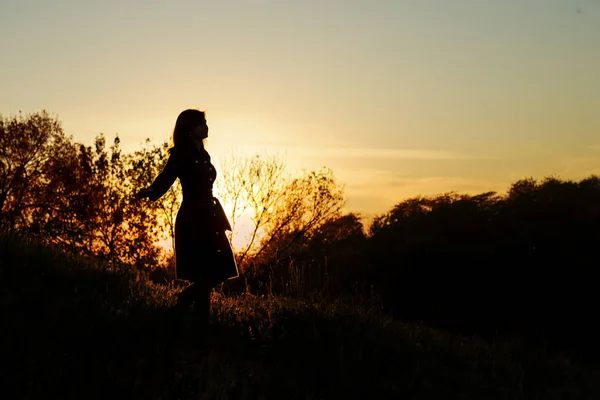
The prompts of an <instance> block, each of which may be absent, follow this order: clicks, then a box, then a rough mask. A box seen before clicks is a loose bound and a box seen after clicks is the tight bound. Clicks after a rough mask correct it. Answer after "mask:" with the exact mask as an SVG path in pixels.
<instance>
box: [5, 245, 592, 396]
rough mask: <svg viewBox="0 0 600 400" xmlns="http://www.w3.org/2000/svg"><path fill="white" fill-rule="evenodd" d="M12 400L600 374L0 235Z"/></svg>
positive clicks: (354, 310)
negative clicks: (184, 285) (189, 284)
mask: <svg viewBox="0 0 600 400" xmlns="http://www.w3.org/2000/svg"><path fill="white" fill-rule="evenodd" d="M0 260H1V261H0V262H1V266H0V285H1V286H0V287H1V289H2V326H3V331H4V332H5V333H7V335H6V336H5V338H4V339H3V340H2V354H3V355H4V356H3V361H2V362H3V368H2V376H1V378H2V382H1V383H2V386H1V387H2V391H3V394H4V396H3V397H4V398H22V399H26V398H30V399H31V398H78V399H81V398H85V399H96V398H129V399H131V398H134V399H330V398H344V399H354V398H357V399H358V398H360V399H364V398H378V399H381V398H394V399H397V398H407V399H408V398H414V399H459V398H461V399H564V398H568V399H594V398H600V373H599V371H597V370H595V369H593V368H592V367H586V366H583V365H579V364H577V363H576V362H574V361H573V360H572V359H570V358H569V356H568V355H565V354H557V353H551V352H548V351H547V350H545V349H544V347H543V346H541V345H538V346H535V345H531V344H527V343H526V342H524V341H522V340H520V339H518V338H515V339H513V340H506V341H500V342H489V341H486V340H483V339H482V338H478V337H476V336H470V337H468V336H461V335H451V334H447V333H444V332H440V331H437V330H434V329H430V328H428V327H426V326H423V325H422V324H413V323H402V322H398V321H393V320H392V319H390V318H389V317H386V316H385V315H384V314H383V313H382V312H381V311H380V310H379V309H378V308H377V306H376V303H370V302H369V301H360V300H356V301H351V300H350V299H348V300H346V301H344V300H338V301H326V300H325V297H322V296H321V297H320V296H317V295H316V296H312V297H306V298H302V297H298V296H294V297H292V296H275V295H265V296H257V295H252V294H248V293H246V294H240V295H235V296H227V295H225V294H224V293H222V292H218V291H217V292H214V293H213V296H212V315H211V321H210V326H209V330H208V331H204V330H203V328H202V325H201V324H200V323H199V321H198V320H197V319H196V318H195V314H194V311H193V309H189V310H183V311H181V310H177V309H175V308H173V307H172V306H173V304H174V299H175V295H176V294H177V293H178V291H179V290H181V288H180V287H177V286H175V285H157V284H155V283H152V282H151V281H150V280H149V279H147V277H146V276H145V275H144V274H142V273H139V272H138V271H134V270H130V269H128V268H126V266H123V267H122V268H113V269H107V268H106V267H105V266H104V265H103V264H102V263H101V262H97V261H94V260H91V259H88V258H83V257H80V256H78V255H76V254H71V253H70V252H69V251H68V249H56V248H52V247H46V246H44V245H41V244H37V243H34V242H31V241H28V240H25V239H19V240H16V239H9V238H5V237H3V238H0Z"/></svg>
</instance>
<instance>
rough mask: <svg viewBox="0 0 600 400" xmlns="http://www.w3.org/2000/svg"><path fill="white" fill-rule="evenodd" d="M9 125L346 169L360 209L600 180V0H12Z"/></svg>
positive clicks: (6, 23)
mask: <svg viewBox="0 0 600 400" xmlns="http://www.w3.org/2000/svg"><path fill="white" fill-rule="evenodd" d="M0 48H1V52H2V53H1V54H2V56H1V59H2V62H0V114H2V115H3V116H8V115H11V114H15V113H17V112H18V111H19V110H21V111H23V112H25V113H29V112H36V111H40V110H41V109H46V110H48V111H49V112H50V113H52V114H54V115H57V116H58V118H59V120H60V121H62V124H63V127H64V129H65V131H66V132H67V133H68V134H71V135H73V137H74V138H75V140H77V141H82V142H84V143H87V144H91V143H92V139H93V137H94V136H95V135H97V134H98V133H100V132H103V133H105V134H106V135H107V136H108V137H109V138H110V137H113V136H114V135H115V134H116V133H118V134H119V136H120V137H121V139H122V143H123V147H124V149H125V150H126V151H132V150H135V149H137V148H138V147H139V146H140V144H141V142H142V141H143V140H144V138H146V137H149V138H151V139H152V140H154V141H156V142H161V141H163V140H167V139H169V137H170V133H171V131H172V128H173V125H174V123H175V118H176V117H177V114H178V113H179V112H180V111H182V110H183V109H186V108H200V109H203V110H206V112H207V119H208V124H209V127H210V144H209V145H210V149H209V151H210V153H211V155H212V156H213V159H214V161H215V165H217V166H218V167H219V168H221V166H220V165H219V159H220V158H222V157H224V156H225V155H226V154H227V153H228V152H230V151H236V152H242V153H246V154H252V153H261V154H279V155H284V156H285V159H286V163H287V168H288V170H289V171H290V172H293V171H295V170H299V169H301V168H308V169H319V168H320V167H321V166H327V167H330V168H331V169H332V170H333V171H334V173H335V175H336V176H337V177H338V178H339V179H340V180H341V181H342V182H343V183H345V185H346V193H347V196H348V209H349V210H352V211H359V212H363V213H366V214H372V213H382V212H384V211H387V210H388V209H389V208H390V207H391V206H393V205H394V204H395V203H397V202H399V201H401V200H403V199H405V198H407V197H412V196H415V195H417V194H436V193H441V192H446V191H451V190H454V191H458V192H465V193H478V192H482V191H487V190H498V191H501V192H503V191H505V190H506V189H507V187H508V185H509V184H510V183H511V182H514V181H515V180H517V179H520V178H524V177H534V178H538V179H541V178H543V177H545V176H549V175H554V176H559V177H561V178H571V179H579V178H581V177H584V176H587V175H589V174H592V173H595V174H598V173H600V135H599V134H600V1H598V0H572V1H568V0H494V1H491V0H490V1H486V0H470V1H466V0H411V1H408V0H389V1H377V0H363V1H352V0H345V1H342V0H339V1H334V0H318V1H317V0H315V1H312V0H311V1H309V0H297V1H286V0H272V1H258V0H246V1H242V0H239V1H227V0H223V1H201V0H196V1H183V0H182V1H171V2H169V1H164V0H163V1H151V0H146V1H132V0H129V1H94V2H92V1H85V0H77V1H75V0H73V1H64V0H63V1H58V0H57V1H47V0H44V1H41V0H40V1H31V0H29V1H28V0H0Z"/></svg>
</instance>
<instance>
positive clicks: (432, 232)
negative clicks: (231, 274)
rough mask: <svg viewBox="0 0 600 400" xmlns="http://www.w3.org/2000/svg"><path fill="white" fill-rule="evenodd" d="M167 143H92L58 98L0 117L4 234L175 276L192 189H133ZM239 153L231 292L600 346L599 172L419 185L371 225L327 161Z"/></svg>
mask: <svg viewBox="0 0 600 400" xmlns="http://www.w3.org/2000/svg"><path fill="white" fill-rule="evenodd" d="M166 148H167V145H166V144H165V145H160V146H156V145H152V144H151V143H150V142H148V141H147V142H146V144H145V145H144V147H143V148H142V149H141V150H139V151H136V152H134V153H133V154H122V152H121V150H120V148H119V138H118V137H115V139H114V141H113V144H112V146H110V147H109V148H108V149H106V140H105V138H104V136H103V135H99V136H98V137H97V138H96V141H95V145H94V146H93V147H91V146H84V145H81V144H78V143H76V142H74V141H73V138H72V137H67V136H66V135H65V134H64V133H63V132H62V129H61V127H60V123H59V122H58V121H57V120H56V119H54V118H52V117H50V116H49V115H48V114H47V113H46V112H45V111H43V112H41V113H36V114H32V115H27V116H23V115H19V116H14V117H9V118H0V227H1V229H2V233H3V234H11V235H15V234H25V235H28V236H34V237H37V238H41V239H43V240H45V241H48V242H52V243H59V244H63V245H67V246H69V247H70V248H72V249H76V250H77V251H79V252H81V253H83V254H86V255H93V256H96V257H98V258H102V259H103V260H105V261H107V262H108V264H107V265H115V266H123V265H129V266H131V268H132V269H134V270H138V271H139V273H144V274H146V273H151V274H152V276H153V277H154V278H155V280H156V281H158V282H163V281H164V280H163V278H166V277H169V273H168V266H169V265H170V264H172V256H170V255H169V254H168V253H166V252H165V251H164V250H163V249H162V248H161V247H159V246H157V242H158V241H159V240H161V239H165V238H168V237H169V235H170V234H171V235H172V227H173V221H174V215H175V212H176V211H177V207H178V201H179V195H180V192H178V188H177V187H176V186H175V187H174V188H173V189H172V190H171V191H170V192H169V193H168V194H167V195H166V196H165V197H164V198H163V199H161V201H159V202H156V203H148V202H136V201H135V200H134V199H133V194H134V193H135V191H136V189H138V188H140V187H145V186H147V185H148V184H149V183H150V181H151V179H152V177H154V176H156V173H157V172H158V171H159V170H160V168H161V167H162V165H163V163H164V162H165V160H166V156H165V155H166ZM229 166H230V167H231V171H226V170H225V171H223V178H224V179H225V181H226V188H225V190H224V191H223V193H222V194H223V198H225V199H226V200H228V201H232V200H233V201H237V202H238V203H239V204H242V203H243V204H247V205H249V207H251V208H252V209H253V212H254V214H253V221H254V223H255V231H254V234H253V236H252V240H251V241H250V242H249V244H248V246H247V247H246V248H244V249H240V250H239V251H238V261H239V262H240V267H241V270H242V277H241V278H240V279H237V280H233V281H228V282H226V283H225V284H223V287H222V291H223V292H224V293H239V292H251V293H255V294H266V293H269V294H276V295H282V296H292V297H293V296H299V297H307V296H321V297H323V298H329V299H338V300H339V299H344V298H349V297H352V298H354V299H356V298H361V299H364V301H365V302H379V303H380V304H381V306H382V307H383V309H384V310H385V311H386V312H388V313H390V314H391V315H393V316H395V317H396V318H398V319H402V320H413V321H424V322H426V323H427V324H429V325H432V326H434V327H440V328H445V329H450V330H453V331H457V332H464V333H479V334H482V335H486V336H491V337H493V336H495V335H515V334H516V335H522V336H524V337H525V338H527V339H530V340H535V341H540V340H541V341H548V342H549V344H550V346H556V347H559V348H565V349H567V350H570V351H575V352H577V354H579V356H581V357H586V358H587V359H590V360H597V359H598V357H599V355H600V351H599V349H600V346H598V344H597V339H596V336H597V335H598V333H600V330H599V329H598V328H596V327H595V325H596V324H595V315H596V314H595V309H596V304H597V302H598V294H597V293H598V291H597V288H596V286H597V284H596V281H595V276H596V274H595V266H596V265H597V248H598V240H599V235H600V234H599V229H598V228H599V227H600V224H599V222H600V211H599V210H600V178H598V177H597V176H590V177H588V178H585V179H583V180H581V181H579V182H573V181H569V180H561V179H559V178H546V179H544V180H542V181H541V182H538V181H536V180H533V179H523V180H520V181H518V182H515V183H513V184H512V185H511V186H510V187H509V188H508V191H507V193H506V194H498V193H494V192H489V193H482V194H479V195H465V194H457V193H447V194H441V195H438V196H429V197H422V196H418V197H414V198H411V199H408V200H404V201H402V202H400V203H398V204H397V205H396V206H394V207H393V208H392V209H391V210H390V211H388V212H386V213H384V214H382V215H380V216H378V217H377V218H375V220H374V221H373V222H372V224H371V225H370V226H369V227H368V228H366V227H364V226H363V223H362V221H361V218H360V215H357V214H344V213H342V206H343V201H344V198H343V190H342V188H341V185H340V184H339V183H338V182H336V181H335V179H334V178H333V176H332V174H331V173H330V172H328V171H319V172H314V171H313V172H308V173H306V174H305V175H302V176H300V177H294V178H289V179H288V178H285V177H283V175H282V168H281V165H280V164H277V162H273V161H269V160H265V159H260V158H252V159H250V160H247V161H244V162H239V163H237V164H236V163H229ZM221 169H222V168H221ZM232 171H233V172H232ZM235 212H236V211H235V209H234V215H232V220H233V222H234V223H235V219H236V214H235ZM259 230H260V231H261V232H262V235H257V232H258V231H259ZM170 257H171V258H170ZM111 263H112V264H111Z"/></svg>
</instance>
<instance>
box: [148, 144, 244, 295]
mask: <svg viewBox="0 0 600 400" xmlns="http://www.w3.org/2000/svg"><path fill="white" fill-rule="evenodd" d="M216 176H217V172H216V170H215V168H214V166H213V165H212V164H211V162H210V156H209V154H208V153H207V152H206V150H202V151H199V150H198V149H196V148H195V147H193V146H188V147H184V148H177V147H175V148H173V149H172V151H171V154H170V155H169V159H168V161H167V164H166V165H165V167H164V168H163V170H162V171H161V173H160V174H159V175H158V176H157V177H156V179H155V180H154V182H153V183H152V185H151V188H152V196H150V199H151V200H157V199H158V198H160V197H161V196H162V195H164V194H165V193H166V192H167V190H169V188H170V187H171V185H172V184H173V183H174V182H175V179H177V178H179V181H180V182H181V187H182V191H183V201H182V203H181V207H180V208H179V212H178V213H177V218H176V220H175V261H176V273H177V278H178V279H185V280H188V281H192V282H202V283H207V284H209V285H210V286H211V287H212V286H215V285H217V284H219V283H221V282H223V281H225V280H227V279H230V278H235V277H237V276H239V272H238V269H237V265H236V263H235V258H234V256H233V251H232V249H231V245H230V243H229V240H228V238H227V236H226V234H225V231H227V230H231V226H230V225H229V221H228V220H227V217H226V215H225V212H224V211H223V207H222V206H221V204H220V202H219V200H218V199H217V198H215V197H213V195H212V188H213V182H214V181H215V178H216Z"/></svg>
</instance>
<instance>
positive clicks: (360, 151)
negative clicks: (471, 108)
mask: <svg viewBox="0 0 600 400" xmlns="http://www.w3.org/2000/svg"><path fill="white" fill-rule="evenodd" d="M290 151H293V152H294V153H296V154H298V153H299V154H303V155H306V156H310V157H323V158H332V157H335V158H353V159H359V158H375V159H396V160H398V159H403V160H483V159H488V160H489V159H496V158H495V157H489V156H474V155H467V154H460V153H456V152H452V151H444V150H418V149H394V148H389V149H386V148H360V147H320V148H319V147H317V148H308V147H293V148H292V149H290Z"/></svg>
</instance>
